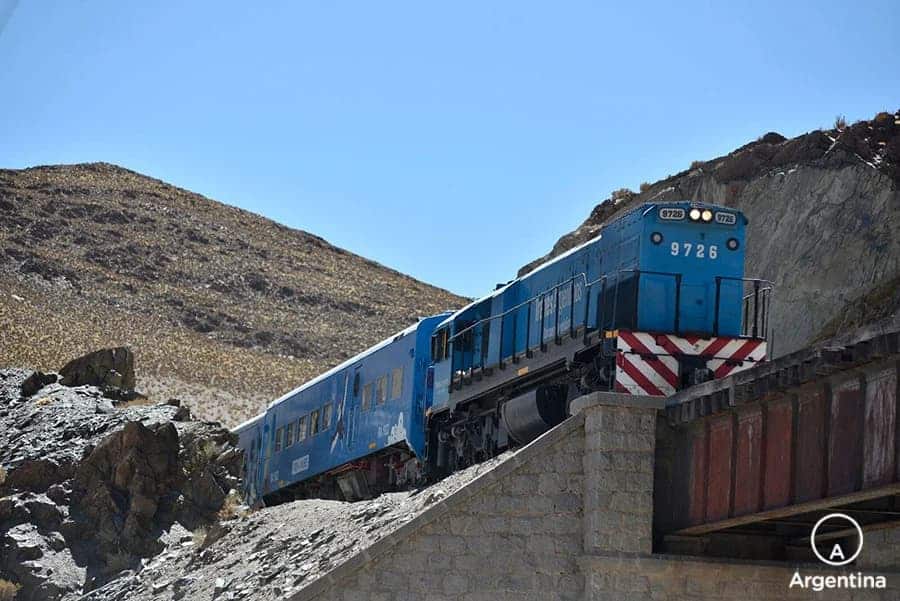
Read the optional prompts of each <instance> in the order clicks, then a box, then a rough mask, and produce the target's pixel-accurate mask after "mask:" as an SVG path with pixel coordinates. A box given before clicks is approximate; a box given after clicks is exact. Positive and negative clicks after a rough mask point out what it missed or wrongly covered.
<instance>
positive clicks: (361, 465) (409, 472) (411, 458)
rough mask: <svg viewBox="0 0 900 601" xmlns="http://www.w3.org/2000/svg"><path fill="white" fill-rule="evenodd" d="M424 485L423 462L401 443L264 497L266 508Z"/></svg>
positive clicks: (356, 497) (348, 498)
mask: <svg viewBox="0 0 900 601" xmlns="http://www.w3.org/2000/svg"><path fill="white" fill-rule="evenodd" d="M424 482H425V470H424V469H423V465H422V463H421V462H420V461H419V460H418V459H417V458H416V456H415V455H414V454H413V453H412V452H411V451H410V450H409V449H408V448H407V447H406V445H404V444H398V445H395V446H393V447H390V448H387V449H385V450H383V451H382V452H380V453H377V454H375V455H372V456H369V457H367V458H365V459H361V460H359V461H353V462H351V463H348V464H346V465H342V466H341V467H339V468H337V469H334V470H331V471H329V472H325V473H323V474H320V475H319V476H316V477H314V478H310V479H309V480H304V481H303V482H298V483H297V484H294V485H293V486H288V487H285V488H281V489H279V490H277V491H274V492H271V493H268V494H266V495H264V497H263V498H264V501H265V504H266V505H267V506H271V505H278V504H280V503H286V502H288V501H294V500H297V499H333V500H338V501H359V500H361V499H369V498H372V497H375V496H378V495H379V494H381V493H383V492H388V491H392V490H398V489H402V488H405V487H409V486H415V485H421V484H424Z"/></svg>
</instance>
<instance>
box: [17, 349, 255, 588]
mask: <svg viewBox="0 0 900 601" xmlns="http://www.w3.org/2000/svg"><path fill="white" fill-rule="evenodd" d="M82 365H85V364H84V363H83V364H82ZM95 365H96V363H95ZM89 372H90V370H84V369H81V370H80V371H79V373H74V372H70V373H69V375H60V374H53V373H48V374H44V373H41V372H35V371H32V370H23V369H0V593H3V591H4V590H5V591H12V590H15V589H18V590H17V595H16V596H15V599H16V600H17V601H53V600H56V599H62V598H71V599H77V598H81V595H82V594H83V593H84V592H87V591H89V590H91V589H94V588H97V587H100V586H103V585H104V584H105V583H107V582H108V581H109V580H110V579H112V578H114V577H116V576H118V575H120V574H121V573H122V572H123V571H129V570H138V569H140V568H141V566H142V562H144V561H145V560H147V559H149V558H151V557H154V556H156V555H157V554H158V553H159V552H160V551H161V550H162V549H164V548H165V547H167V546H168V545H169V544H171V543H173V542H175V543H177V544H181V543H182V542H183V541H185V540H192V539H193V535H192V534H191V533H192V531H197V530H201V529H202V528H204V527H205V526H206V525H208V524H214V523H217V522H218V520H219V518H220V517H221V516H222V515H223V514H227V513H228V508H229V507H230V506H231V505H229V504H230V503H233V502H234V499H235V493H229V491H231V490H233V489H236V488H239V480H238V477H239V473H240V468H241V463H242V454H241V453H240V451H239V450H238V449H236V448H235V446H234V445H235V444H236V442H237V441H236V437H235V436H234V435H233V434H231V433H230V432H229V431H228V430H225V429H224V428H222V427H221V426H220V425H219V424H214V423H209V422H200V421H195V420H194V419H193V418H192V416H191V414H190V412H189V411H188V410H187V408H186V407H183V406H180V404H179V403H178V402H175V401H171V402H169V403H166V404H161V405H142V406H128V404H127V403H125V404H122V403H121V401H120V399H121V398H122V395H123V394H127V391H124V390H123V389H121V388H119V387H117V386H105V385H100V386H96V385H91V384H81V382H83V381H85V377H88V379H91V377H90V374H89ZM95 373H99V372H95ZM109 375H110V374H109V372H108V370H106V371H104V373H102V374H99V378H100V379H95V380H94V381H97V382H100V381H103V380H104V379H106V378H107V377H108V376H109ZM112 376H113V377H112V378H111V379H114V380H116V381H117V383H118V382H121V381H122V380H121V379H120V378H119V376H124V377H126V378H127V374H124V373H120V374H112ZM65 382H70V383H71V384H73V385H72V386H68V385H66V384H65ZM229 494H230V495H231V496H229ZM201 531H202V530H201ZM0 597H2V594H0ZM2 598H4V599H6V598H9V597H2Z"/></svg>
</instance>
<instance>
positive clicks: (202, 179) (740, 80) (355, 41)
mask: <svg viewBox="0 0 900 601" xmlns="http://www.w3.org/2000/svg"><path fill="white" fill-rule="evenodd" d="M260 5H264V6H260ZM898 7H900V3H898V2H897V1H896V0H887V1H883V2H846V1H831V0H819V1H815V2H781V1H779V2H753V3H746V4H744V3H732V2H690V1H681V2H649V3H646V2H636V1H625V2H615V3H600V2H583V3H581V2H553V3H531V2H523V1H521V0H518V1H515V2H505V3H499V2H498V3H488V2H461V1H460V2H447V3H436V2H409V3H399V2H396V3H395V2H340V1H329V2H299V1H297V2H263V3H255V2H246V1H244V2H240V3H236V2H225V1H221V0H216V1H213V0H208V1H199V0H198V1H192V2H174V1H173V2H150V1H147V2H122V1H121V0H109V1H100V0H82V1H74V0H59V1H57V2H46V1H42V0H22V1H21V2H19V3H18V5H17V6H14V3H13V2H10V1H9V0H0V23H2V22H3V21H6V25H5V28H4V29H3V30H2V32H0V123H2V129H0V166H2V167H26V166H32V165H40V164H53V163H76V162H86V161H108V162H112V163H117V164H119V165H122V166H125V167H128V168H130V169H134V170H137V171H140V172H143V173H146V174H148V175H152V176H154V177H158V178H161V179H164V180H166V181H169V182H171V183H174V184H176V185H179V186H183V187H185V188H189V189H191V190H194V191H197V192H200V193H202V194H205V195H207V196H210V197H212V198H215V199H217V200H220V201H223V202H227V203H229V204H234V205H238V206H240V207H244V208H247V209H250V210H252V211H255V212H258V213H261V214H263V215H266V216H268V217H271V218H272V219H275V220H278V221H281V222H283V223H285V224H287V225H290V226H293V227H297V228H302V229H305V230H308V231H310V232H313V233H315V234H318V235H320V236H323V237H324V238H326V239H328V240H329V241H330V242H332V243H334V244H336V245H338V246H341V247H344V248H347V249H349V250H351V251H353V252H356V253H359V254H361V255H364V256H366V257H369V258H372V259H375V260H377V261H380V262H381V263H384V264H385V265H388V266H391V267H393V268H396V269H398V270H400V271H403V272H406V273H409V274H411V275H413V276H415V277H417V278H420V279H423V280H425V281H428V282H431V283H434V284H437V285H439V286H443V287H445V288H448V289H450V290H453V291H455V292H458V293H461V294H465V295H472V296H474V295H480V294H482V293H484V292H487V291H488V290H490V289H491V288H492V287H493V285H494V283H496V282H499V281H502V280H506V279H508V278H510V277H512V276H513V275H514V273H515V271H516V269H517V268H518V267H519V266H520V265H522V264H523V263H525V262H527V261H529V260H531V259H533V258H534V257H536V256H539V255H541V254H543V253H544V252H546V251H547V250H548V249H549V248H550V246H551V245H552V243H553V242H554V241H555V240H556V239H557V238H558V237H559V236H560V235H561V234H563V233H564V232H567V231H569V230H571V229H572V228H573V227H575V226H576V225H577V224H578V223H580V222H581V221H582V220H583V219H584V218H585V217H586V216H587V214H588V213H589V212H590V210H591V208H592V207H593V206H594V205H595V204H596V203H597V202H598V201H600V200H602V199H604V198H606V197H607V196H608V194H609V192H610V191H611V190H613V189H616V188H619V187H623V186H628V187H631V188H637V187H638V186H639V184H640V183H641V182H642V181H655V180H657V179H659V178H662V177H665V176H666V175H668V174H671V173H676V172H678V171H680V170H682V169H684V168H685V167H687V166H688V165H689V164H690V162H691V161H692V160H694V159H708V158H712V157H713V156H716V155H719V154H723V153H726V152H728V151H730V150H732V149H734V148H735V147H737V146H739V145H741V144H743V143H745V142H747V141H749V140H752V139H755V138H757V137H758V136H759V135H761V134H763V133H765V132H767V131H770V130H775V131H779V132H781V133H782V134H785V135H788V136H790V135H796V134H799V133H801V132H804V131H808V130H810V129H815V128H817V127H823V126H830V125H831V124H832V123H833V121H834V117H835V115H837V114H843V115H846V117H847V119H848V120H850V121H855V120H858V119H862V118H870V117H871V116H873V115H874V114H875V113H876V112H877V111H879V110H896V109H897V108H898V106H900V75H898V74H900V71H898V65H900V8H898ZM6 17H9V18H8V20H7V19H6Z"/></svg>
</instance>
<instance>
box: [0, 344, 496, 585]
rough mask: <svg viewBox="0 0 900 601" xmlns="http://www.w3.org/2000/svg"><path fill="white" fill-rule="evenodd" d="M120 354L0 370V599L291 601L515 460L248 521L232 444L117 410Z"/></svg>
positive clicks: (203, 425) (154, 412) (124, 370)
mask: <svg viewBox="0 0 900 601" xmlns="http://www.w3.org/2000/svg"><path fill="white" fill-rule="evenodd" d="M124 350H125V349H116V352H114V353H112V352H110V351H103V352H98V353H92V354H91V355H90V356H88V357H86V358H84V359H82V360H78V361H74V362H71V363H70V364H69V365H70V369H69V370H67V372H66V373H64V374H56V373H46V374H45V373H41V372H35V371H32V370H25V369H16V368H8V369H0V599H7V598H8V597H4V596H3V593H4V591H11V590H16V591H17V594H16V596H15V599H16V601H76V600H78V599H82V600H83V599H93V600H95V601H102V600H109V601H113V600H121V599H129V600H136V599H207V600H209V599H272V600H275V599H284V598H286V596H287V595H289V594H290V593H291V592H294V591H296V590H298V589H299V588H301V587H303V586H305V585H307V584H309V583H310V582H313V581H315V580H316V579H318V578H320V577H321V576H323V575H324V574H325V573H327V572H328V571H329V570H331V569H332V568H334V567H335V566H337V565H338V564H340V563H342V562H344V561H346V560H347V558H349V557H351V556H353V555H356V554H359V553H360V552H364V551H365V549H366V548H368V547H369V546H370V545H372V544H373V543H374V542H375V541H377V540H379V539H381V538H383V537H384V536H386V535H388V534H389V533H391V532H393V531H395V530H397V529H398V528H400V527H401V526H403V525H404V524H406V523H407V522H409V521H410V520H411V519H413V518H414V517H416V516H417V515H419V514H420V513H421V512H423V511H424V510H425V509H427V508H428V507H430V506H431V505H432V504H434V503H435V502H436V501H438V500H440V499H442V498H444V497H445V496H447V495H449V494H451V493H452V492H453V491H455V490H457V489H459V488H460V487H461V486H463V485H464V484H465V483H467V482H469V481H470V480H472V479H473V478H475V477H477V476H478V475H479V474H481V473H483V472H484V471H486V470H488V469H490V468H491V467H492V466H494V465H497V464H498V463H499V462H502V461H503V460H504V459H506V458H508V457H509V456H510V455H511V454H512V453H506V454H504V455H502V456H500V457H496V458H494V459H492V460H490V461H488V462H485V463H483V464H480V465H476V466H473V467H470V468H468V469H466V470H463V471H461V472H458V473H456V474H453V475H451V476H450V477H448V478H446V479H445V480H443V481H441V482H440V483H437V484H433V485H432V486H430V487H428V488H425V489H420V490H414V491H405V492H397V493H389V494H385V495H382V496H381V497H379V498H377V499H374V500H370V501H364V502H360V503H344V502H339V501H323V500H315V499H312V500H303V501H295V502H292V503H285V504H283V505H278V506H275V507H271V508H266V509H261V510H256V511H250V510H249V508H247V507H246V506H242V505H240V504H239V500H238V499H237V497H236V493H235V492H234V491H236V490H237V489H239V488H240V485H239V480H238V478H239V473H240V469H241V463H242V454H241V453H240V451H239V450H238V449H236V448H235V446H234V445H235V444H236V439H235V438H236V437H235V436H234V435H233V434H231V433H230V432H228V431H227V430H225V429H223V428H222V427H221V426H219V425H218V424H215V423H210V422H203V421H196V420H195V419H194V418H193V417H192V416H191V414H190V411H189V410H188V409H187V408H186V407H185V406H183V405H181V404H180V402H176V401H170V402H168V403H164V404H159V405H134V404H133V402H123V401H122V400H121V399H122V397H123V396H127V395H128V390H127V389H123V388H121V387H119V386H118V384H120V383H122V382H127V381H128V380H129V378H130V376H131V373H130V369H129V365H130V362H131V361H130V359H129V356H123V355H125V353H123V351H124ZM111 357H113V358H114V359H115V361H110V360H109V359H110V358H111ZM113 368H117V369H113ZM113 372H115V373H113ZM89 381H90V382H94V383H101V384H100V385H96V384H88V383H85V382H89ZM106 381H115V383H116V384H117V385H115V386H108V385H105V384H102V382H106Z"/></svg>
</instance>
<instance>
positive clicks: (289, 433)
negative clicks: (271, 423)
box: [284, 422, 294, 448]
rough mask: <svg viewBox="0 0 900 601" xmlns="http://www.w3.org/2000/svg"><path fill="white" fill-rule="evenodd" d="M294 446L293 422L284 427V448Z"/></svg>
mask: <svg viewBox="0 0 900 601" xmlns="http://www.w3.org/2000/svg"><path fill="white" fill-rule="evenodd" d="M292 444H294V422H291V423H289V424H287V425H286V426H285V427H284V448H288V447H289V446H291V445H292Z"/></svg>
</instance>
